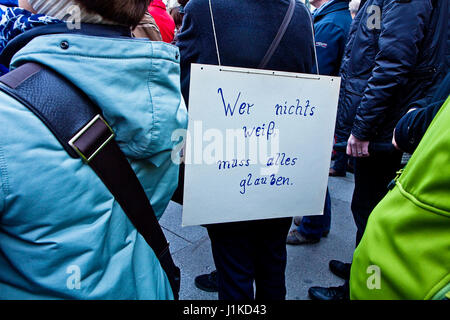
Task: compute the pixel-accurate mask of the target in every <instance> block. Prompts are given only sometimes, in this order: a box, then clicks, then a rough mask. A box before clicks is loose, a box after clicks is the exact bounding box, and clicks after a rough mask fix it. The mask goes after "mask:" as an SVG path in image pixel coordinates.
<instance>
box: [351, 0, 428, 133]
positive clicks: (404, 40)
mask: <svg viewBox="0 0 450 320" xmlns="http://www.w3.org/2000/svg"><path fill="white" fill-rule="evenodd" d="M384 3H385V5H384V8H383V13H382V17H381V31H380V36H379V39H378V48H379V50H378V53H377V55H376V57H375V65H374V68H373V70H372V74H371V77H370V78H369V80H368V83H367V86H366V89H365V91H364V94H363V97H362V100H361V103H360V105H359V107H358V108H357V110H356V118H355V121H354V124H353V128H352V134H353V135H354V136H355V137H356V138H358V139H360V140H366V141H367V140H370V138H371V137H372V136H373V134H374V132H375V130H376V129H377V126H378V125H379V123H380V121H381V120H382V119H383V115H384V114H385V113H386V109H387V108H388V106H389V105H390V104H389V103H387V102H388V101H389V99H390V98H391V97H392V96H393V95H394V94H395V92H396V91H397V90H399V89H400V88H401V87H402V86H404V84H405V83H406V81H407V77H408V72H409V71H410V70H411V69H412V68H413V66H414V65H415V63H416V61H417V56H418V54H419V46H420V43H421V42H422V39H423V37H424V29H425V25H426V22H427V21H428V19H429V17H430V15H431V11H432V7H431V4H430V3H429V1H414V0H413V1H409V2H406V1H399V0H390V1H384Z"/></svg>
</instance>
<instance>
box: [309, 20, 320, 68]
mask: <svg viewBox="0 0 450 320" xmlns="http://www.w3.org/2000/svg"><path fill="white" fill-rule="evenodd" d="M309 19H310V20H311V33H312V38H313V46H314V57H315V60H316V70H317V74H320V73H319V62H318V60H317V50H316V37H315V35H314V23H313V20H312V15H311V13H310V14H309Z"/></svg>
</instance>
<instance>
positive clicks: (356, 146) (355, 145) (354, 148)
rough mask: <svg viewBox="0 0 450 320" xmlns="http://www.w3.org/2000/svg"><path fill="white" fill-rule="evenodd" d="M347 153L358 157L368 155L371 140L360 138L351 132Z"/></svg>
mask: <svg viewBox="0 0 450 320" xmlns="http://www.w3.org/2000/svg"><path fill="white" fill-rule="evenodd" d="M347 154H348V155H349V156H352V157H356V158H362V157H368V156H369V141H362V140H359V139H358V138H356V137H355V136H354V135H352V134H351V135H350V138H349V139H348V142H347Z"/></svg>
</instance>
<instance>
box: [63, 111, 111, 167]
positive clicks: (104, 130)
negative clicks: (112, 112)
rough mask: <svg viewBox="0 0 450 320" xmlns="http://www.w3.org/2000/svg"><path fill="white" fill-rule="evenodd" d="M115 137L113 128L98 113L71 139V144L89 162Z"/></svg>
mask: <svg viewBox="0 0 450 320" xmlns="http://www.w3.org/2000/svg"><path fill="white" fill-rule="evenodd" d="M114 137H115V134H114V131H113V130H112V128H111V127H110V126H109V124H108V123H107V122H106V121H105V119H103V118H102V116H100V115H99V114H98V115H96V116H95V117H94V118H93V119H92V120H91V121H90V122H89V123H88V124H87V125H85V126H84V127H83V128H82V129H81V130H80V131H79V132H78V133H77V134H76V135H75V136H74V137H73V138H72V139H70V141H69V145H70V146H71V147H72V148H73V149H74V150H75V152H76V153H77V154H78V155H79V156H80V157H81V158H82V159H83V160H84V161H85V162H86V163H89V162H90V161H91V160H92V159H93V158H94V157H95V156H96V155H97V154H98V153H99V152H100V151H101V150H102V149H103V148H104V147H105V146H106V145H107V144H108V142H110V141H111V140H112V139H113V138H114Z"/></svg>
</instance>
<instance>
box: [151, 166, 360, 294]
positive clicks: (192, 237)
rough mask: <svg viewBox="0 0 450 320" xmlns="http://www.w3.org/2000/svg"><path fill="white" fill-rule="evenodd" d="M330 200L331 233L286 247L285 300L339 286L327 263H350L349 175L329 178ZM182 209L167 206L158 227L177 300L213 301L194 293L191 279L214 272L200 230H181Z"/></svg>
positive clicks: (352, 229) (352, 235)
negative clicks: (167, 246) (176, 282)
mask: <svg viewBox="0 0 450 320" xmlns="http://www.w3.org/2000/svg"><path fill="white" fill-rule="evenodd" d="M329 189H330V194H331V198H332V221H331V232H330V234H329V235H328V237H327V238H324V239H323V240H321V241H320V242H319V243H317V244H313V245H307V246H291V245H288V246H287V251H288V262H287V270H286V282H287V299H288V300H304V299H308V288H309V287H310V286H314V285H320V286H331V285H333V286H334V285H341V284H342V283H343V280H341V279H340V278H338V277H336V276H334V275H333V274H332V273H331V272H330V271H329V270H328V261H329V260H330V259H340V260H343V261H350V260H351V257H352V254H353V250H354V243H355V233H356V227H355V225H354V222H353V217H352V214H351V211H350V201H351V196H352V193H353V175H352V174H349V173H347V177H345V178H334V177H332V178H330V180H329ZM181 212H182V207H181V206H180V205H178V204H176V203H173V202H171V203H170V205H169V207H168V208H167V210H166V213H165V214H164V216H163V218H162V219H161V221H160V222H161V225H162V226H163V229H164V232H165V234H166V236H167V239H168V241H170V243H171V251H172V254H173V257H174V260H175V263H176V264H177V265H178V266H179V267H180V269H181V273H182V282H181V291H180V299H181V300H216V299H217V293H208V292H204V291H201V290H199V289H197V288H196V287H195V285H194V278H195V277H196V276H197V275H200V274H204V273H209V272H211V271H212V270H214V269H215V267H214V261H213V259H212V254H211V248H210V242H209V238H208V235H207V232H206V229H204V228H203V227H184V228H182V227H181Z"/></svg>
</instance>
